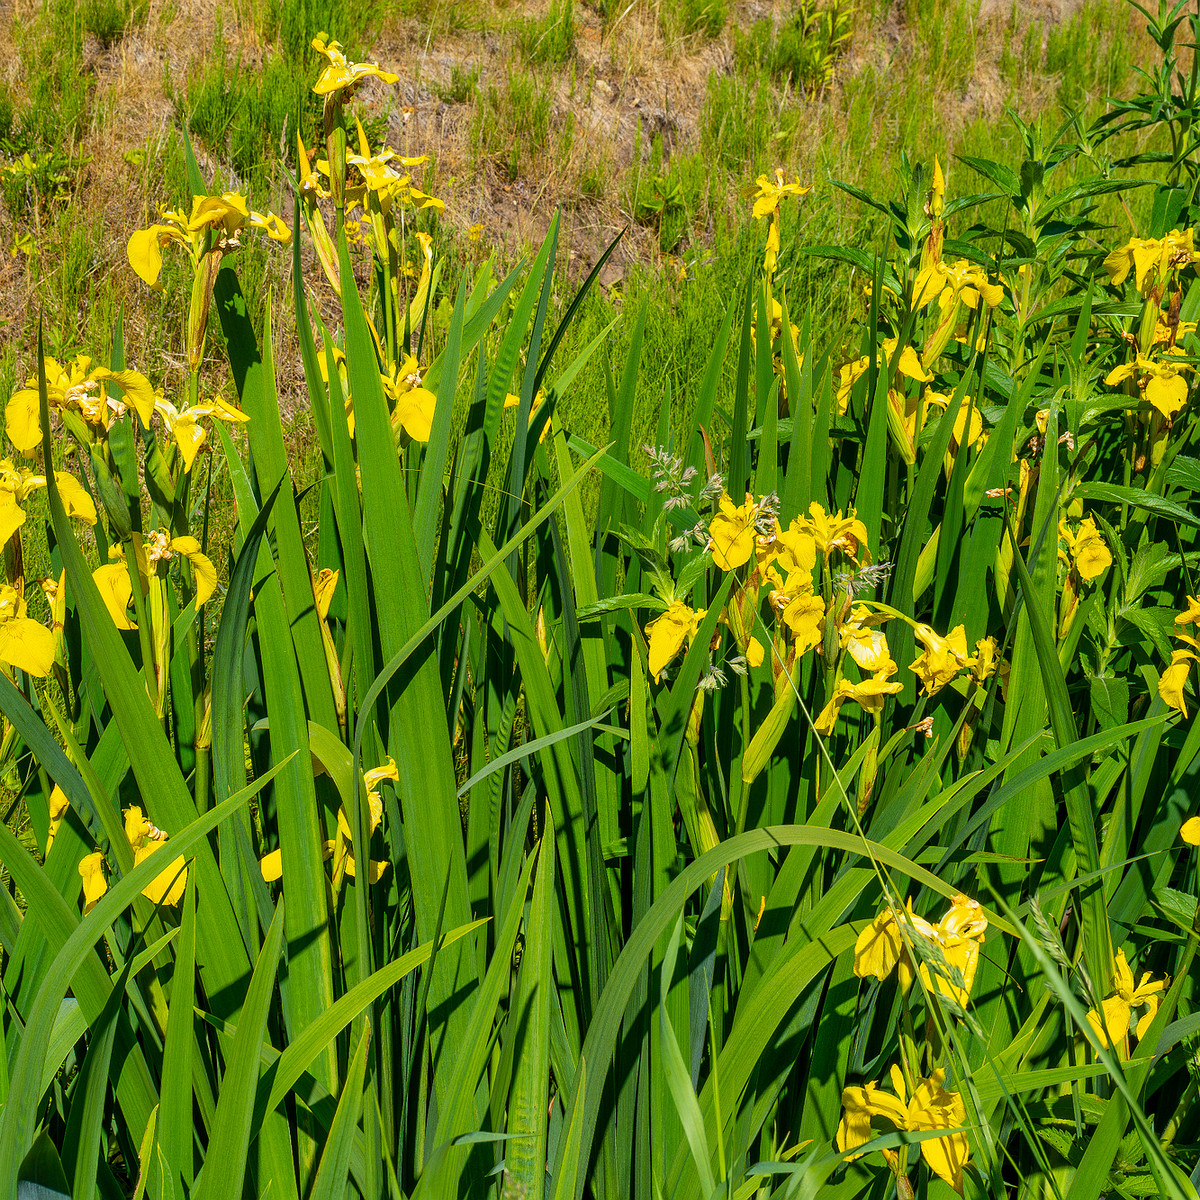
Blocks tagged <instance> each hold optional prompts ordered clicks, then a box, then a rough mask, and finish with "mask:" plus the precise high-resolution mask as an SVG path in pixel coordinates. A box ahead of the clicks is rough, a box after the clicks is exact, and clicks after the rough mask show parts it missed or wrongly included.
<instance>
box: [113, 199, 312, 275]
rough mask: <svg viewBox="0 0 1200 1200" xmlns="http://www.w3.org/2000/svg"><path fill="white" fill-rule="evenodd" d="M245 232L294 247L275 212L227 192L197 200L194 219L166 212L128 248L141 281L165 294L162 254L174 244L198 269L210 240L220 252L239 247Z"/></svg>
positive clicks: (136, 234) (132, 238)
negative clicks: (262, 234)
mask: <svg viewBox="0 0 1200 1200" xmlns="http://www.w3.org/2000/svg"><path fill="white" fill-rule="evenodd" d="M245 228H250V229H262V230H263V231H264V232H265V233H266V235H267V236H268V237H269V238H270V239H271V240H272V241H276V242H282V243H283V244H284V245H285V246H288V245H291V241H292V232H291V230H290V229H288V227H287V226H286V225H285V224H284V222H283V220H282V218H280V217H278V216H276V215H275V214H274V213H272V212H267V213H266V214H265V215H264V214H263V213H259V212H254V211H253V210H252V209H250V207H249V206H248V205H247V204H246V199H245V197H244V196H242V195H240V194H239V193H237V192H224V193H222V194H221V195H220V196H193V197H192V212H191V216H190V217H189V216H186V215H185V214H184V213H182V212H178V211H173V210H171V209H165V210H163V212H162V221H161V222H160V223H159V224H155V225H151V226H150V227H149V228H148V229H139V230H136V231H135V232H134V233H133V234H131V235H130V238H129V242H128V244H127V245H126V247H125V254H126V257H127V258H128V259H129V265H130V266H131V267H132V268H133V269H134V271H135V272H136V273H137V275H138V277H139V278H140V279H141V280H142V281H143V282H144V283H146V284H147V285H149V286H150V287H151V288H153V289H154V290H155V291H162V278H161V276H162V263H163V259H162V252H163V247H164V246H169V245H170V244H171V243H172V242H174V243H176V244H178V245H181V246H182V247H183V248H184V249H185V250H186V251H187V253H188V255H189V257H190V258H191V260H192V265H193V266H195V267H198V266H199V265H200V259H201V258H202V256H203V255H204V253H205V251H206V249H208V247H209V241H208V236H209V234H210V233H212V234H213V235H214V237H215V239H216V240H215V245H214V246H213V248H214V249H216V250H217V251H219V252H224V251H225V250H232V249H234V248H236V246H237V245H238V241H237V235H238V234H239V233H240V232H241V231H242V230H243V229H245Z"/></svg>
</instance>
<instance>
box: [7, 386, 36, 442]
mask: <svg viewBox="0 0 1200 1200" xmlns="http://www.w3.org/2000/svg"><path fill="white" fill-rule="evenodd" d="M4 418H5V426H4V431H5V433H7V434H8V440H9V441H10V442H12V444H13V445H14V446H16V448H17V449H18V450H20V452H21V453H22V454H31V453H32V452H33V451H34V450H36V449H37V448H38V447H39V446H40V445H41V444H42V421H41V415H40V401H39V399H38V394H37V392H34V391H31V390H29V389H28V388H24V389H22V390H21V391H19V392H16V393H15V394H14V395H13V397H12V399H11V400H9V402H8V404H7V405H6V406H5V409H4Z"/></svg>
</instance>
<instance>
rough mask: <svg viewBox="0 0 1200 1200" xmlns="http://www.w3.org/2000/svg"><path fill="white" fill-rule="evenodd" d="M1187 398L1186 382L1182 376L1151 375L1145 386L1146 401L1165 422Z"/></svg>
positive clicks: (1181, 406)
mask: <svg viewBox="0 0 1200 1200" xmlns="http://www.w3.org/2000/svg"><path fill="white" fill-rule="evenodd" d="M1187 398H1188V385H1187V380H1186V379H1184V377H1183V376H1182V375H1172V376H1170V377H1166V376H1162V375H1153V376H1151V378H1150V382H1149V383H1147V384H1146V399H1147V400H1149V401H1150V403H1151V404H1152V405H1153V406H1154V407H1155V408H1156V409H1158V411H1159V412H1160V413H1162V415H1163V416H1164V417H1166V418H1167V420H1170V419H1171V418H1172V417H1174V416H1175V414H1176V413H1177V412H1179V410H1180V409H1181V408H1183V406H1184V405H1185V404H1187Z"/></svg>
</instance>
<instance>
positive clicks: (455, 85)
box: [437, 62, 479, 104]
mask: <svg viewBox="0 0 1200 1200" xmlns="http://www.w3.org/2000/svg"><path fill="white" fill-rule="evenodd" d="M437 91H438V95H439V96H440V97H441V98H442V99H443V100H444V101H445V102H446V103H447V104H466V103H468V102H469V101H471V100H473V99H474V98H475V97H476V96H477V95H478V93H479V67H478V66H477V65H475V64H471V65H466V66H464V65H463V64H462V63H460V62H456V63H454V64H452V66H451V67H450V82H449V83H448V84H445V85H443V86H439V87H438V89H437Z"/></svg>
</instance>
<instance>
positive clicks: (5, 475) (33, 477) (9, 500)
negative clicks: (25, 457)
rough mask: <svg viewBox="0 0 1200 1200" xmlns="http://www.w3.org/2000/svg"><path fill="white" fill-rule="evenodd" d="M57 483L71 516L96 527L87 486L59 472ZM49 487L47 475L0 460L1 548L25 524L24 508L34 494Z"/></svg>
mask: <svg viewBox="0 0 1200 1200" xmlns="http://www.w3.org/2000/svg"><path fill="white" fill-rule="evenodd" d="M54 481H55V483H57V484H58V491H59V495H60V496H61V497H62V502H63V508H65V509H66V511H67V516H68V517H78V518H79V520H81V521H86V522H87V523H88V524H89V525H95V523H96V505H95V502H94V501H93V500H92V498H91V496H89V495H88V494H87V491H86V490H85V488H84V486H83V484H81V483H80V482H79V480H78V479H76V478H75V476H74V475H71V474H68V473H67V472H66V471H55V472H54ZM45 486H46V477H45V476H44V475H38V474H37V473H36V472H34V471H24V470H21V469H20V468H19V467H15V466H14V465H13V463H12V460H11V459H7V458H0V546H2V545H4V544H5V543H6V542H7V541H8V540H9V538H11V537H12V536H13V534H14V533H16V532H17V530H18V529H20V528H21V526H22V525H24V524H25V510H24V509H23V508H22V507H21V505H22V504H24V503H25V501H26V500H27V499H28V497H29V496H30V494H31V493H33V492H36V491H38V490H39V489H40V488H44V487H45Z"/></svg>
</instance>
